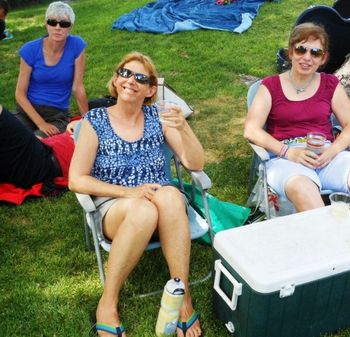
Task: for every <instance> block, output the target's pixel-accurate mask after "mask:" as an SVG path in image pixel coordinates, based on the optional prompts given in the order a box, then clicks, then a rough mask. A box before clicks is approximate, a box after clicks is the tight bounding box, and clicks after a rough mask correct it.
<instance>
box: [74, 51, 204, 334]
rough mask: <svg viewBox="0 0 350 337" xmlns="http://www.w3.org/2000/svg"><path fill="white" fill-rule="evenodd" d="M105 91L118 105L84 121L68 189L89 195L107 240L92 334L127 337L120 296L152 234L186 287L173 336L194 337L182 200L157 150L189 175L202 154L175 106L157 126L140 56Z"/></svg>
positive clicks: (149, 74) (150, 73) (152, 78)
mask: <svg viewBox="0 0 350 337" xmlns="http://www.w3.org/2000/svg"><path fill="white" fill-rule="evenodd" d="M109 91H110V93H111V95H112V96H113V97H116V98H118V99H117V103H116V104H115V105H113V106H111V107H108V108H105V107H103V108H96V109H92V110H90V111H89V112H88V113H87V114H86V115H85V116H84V120H83V122H82V125H81V129H80V133H79V137H78V141H77V144H76V148H75V152H74V155H73V158H72V162H71V166H70V171H69V187H70V189H71V190H73V191H76V192H80V193H85V194H90V195H92V196H94V197H93V199H94V202H95V205H96V207H97V210H98V212H99V216H100V217H101V219H102V228H100V229H99V231H100V232H103V235H104V236H105V237H106V238H108V239H109V240H111V241H112V248H111V250H110V254H109V258H108V273H107V277H106V283H105V287H104V290H103V294H102V297H101V299H100V301H99V304H98V307H97V312H96V318H97V322H98V323H97V324H96V329H97V330H98V333H99V335H100V336H104V337H107V336H112V335H118V336H119V337H121V336H123V337H125V332H124V327H122V326H121V323H120V316H119V313H118V311H117V308H118V301H119V293H120V289H121V287H122V284H123V282H124V281H125V279H126V278H127V276H128V275H129V273H130V272H131V271H132V269H133V268H134V267H135V265H136V263H137V262H138V260H139V259H140V257H141V255H142V253H143V251H144V249H145V247H146V246H147V244H148V242H149V240H150V239H151V237H152V235H153V234H154V232H157V233H158V235H159V239H160V243H161V246H162V250H163V254H164V256H165V258H166V261H167V263H168V267H169V271H170V276H171V277H172V278H174V277H179V278H180V279H181V280H182V281H183V282H184V284H185V288H186V294H185V298H184V304H183V306H182V308H181V309H180V317H179V320H180V321H181V322H183V323H182V324H181V327H179V328H178V331H177V334H178V336H179V337H183V336H185V335H186V330H189V332H190V335H191V336H200V335H201V327H200V324H199V320H198V315H196V314H195V313H194V310H193V307H192V303H191V296H190V292H189V289H188V273H189V257H190V247H191V238H190V232H189V223H188V217H187V214H186V206H185V202H184V198H183V195H182V194H181V193H180V192H179V191H178V190H177V189H176V188H175V187H173V186H169V181H168V179H167V177H166V174H165V157H164V153H163V151H162V144H163V143H164V141H165V140H166V141H167V144H168V145H169V146H170V147H171V148H172V149H173V151H174V152H175V153H176V155H177V156H178V157H179V158H180V160H181V161H182V163H183V164H184V165H185V166H186V167H187V168H189V169H191V170H202V168H203V162H204V155H203V148H202V146H201V145H200V143H199V141H198V139H197V138H196V136H195V135H194V133H193V131H192V130H191V128H190V126H189V125H188V124H187V122H186V120H185V118H184V117H183V115H182V112H181V109H180V108H179V107H177V106H176V107H175V106H172V108H171V109H170V112H167V113H164V114H162V120H163V121H162V123H161V122H160V120H159V117H158V111H157V108H156V107H155V106H154V105H153V103H154V101H155V98H156V94H157V76H156V70H155V68H154V65H153V63H152V61H151V60H150V59H149V58H148V57H146V56H145V55H142V54H140V53H131V54H128V55H126V56H125V57H124V59H123V60H122V61H121V62H120V63H119V64H118V66H117V67H116V71H115V73H114V75H113V77H112V78H111V80H110V82H109ZM188 335H189V334H187V336H188Z"/></svg>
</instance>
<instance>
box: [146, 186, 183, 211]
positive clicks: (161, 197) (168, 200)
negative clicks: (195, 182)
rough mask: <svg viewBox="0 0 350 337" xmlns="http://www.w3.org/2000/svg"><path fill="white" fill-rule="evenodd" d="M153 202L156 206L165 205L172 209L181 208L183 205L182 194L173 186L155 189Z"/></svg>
mask: <svg viewBox="0 0 350 337" xmlns="http://www.w3.org/2000/svg"><path fill="white" fill-rule="evenodd" d="M153 202H154V203H155V204H156V205H157V206H158V207H167V208H170V207H171V208H172V209H177V210H179V209H181V208H182V207H184V205H185V204H184V196H183V195H182V193H181V192H180V191H179V190H178V189H177V188H176V187H173V186H164V187H162V188H161V189H160V190H158V191H157V193H156V195H155V197H154V199H153Z"/></svg>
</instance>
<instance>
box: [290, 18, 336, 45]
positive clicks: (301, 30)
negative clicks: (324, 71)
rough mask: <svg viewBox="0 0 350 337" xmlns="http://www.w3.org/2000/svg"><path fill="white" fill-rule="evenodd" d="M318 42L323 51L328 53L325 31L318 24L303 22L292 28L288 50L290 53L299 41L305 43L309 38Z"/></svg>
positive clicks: (327, 40)
mask: <svg viewBox="0 0 350 337" xmlns="http://www.w3.org/2000/svg"><path fill="white" fill-rule="evenodd" d="M310 37H311V38H313V39H315V40H318V39H319V40H320V41H321V44H322V48H323V50H324V51H325V52H326V51H328V47H329V38H328V34H327V32H326V30H325V29H324V28H323V27H322V26H321V25H319V24H315V23H312V22H305V23H302V24H300V25H297V26H295V27H294V28H293V30H292V32H291V33H290V36H289V43H288V49H289V51H291V50H292V49H293V47H294V46H295V45H296V44H297V43H298V42H301V41H307V40H308V39H309V38H310Z"/></svg>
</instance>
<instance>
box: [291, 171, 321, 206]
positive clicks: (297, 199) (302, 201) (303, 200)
mask: <svg viewBox="0 0 350 337" xmlns="http://www.w3.org/2000/svg"><path fill="white" fill-rule="evenodd" d="M285 191H286V195H287V197H288V199H289V200H290V201H291V202H292V203H293V205H294V207H295V209H296V211H297V212H302V211H307V210H309V209H314V208H319V207H323V206H324V202H323V200H322V197H321V194H320V190H319V188H318V186H317V185H316V184H315V183H314V182H313V181H312V180H311V179H310V178H308V177H305V176H293V177H291V178H290V179H288V181H287V183H286V186H285Z"/></svg>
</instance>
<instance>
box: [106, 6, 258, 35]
mask: <svg viewBox="0 0 350 337" xmlns="http://www.w3.org/2000/svg"><path fill="white" fill-rule="evenodd" d="M263 2H264V0H236V1H234V2H233V3H231V4H227V5H217V4H215V0H158V1H157V2H151V3H149V4H147V5H146V6H144V7H142V8H139V9H135V10H134V11H132V12H130V13H128V14H124V15H122V16H121V17H119V18H118V19H117V20H115V21H114V23H113V25H112V29H125V30H128V31H130V32H149V33H162V34H172V33H176V32H181V31H185V30H195V29H200V28H205V29H216V30H224V31H229V32H235V33H242V32H244V31H245V30H247V29H248V28H249V27H250V26H251V24H252V21H253V19H254V18H255V16H256V15H257V13H258V9H259V6H260V5H261V4H262V3H263Z"/></svg>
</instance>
